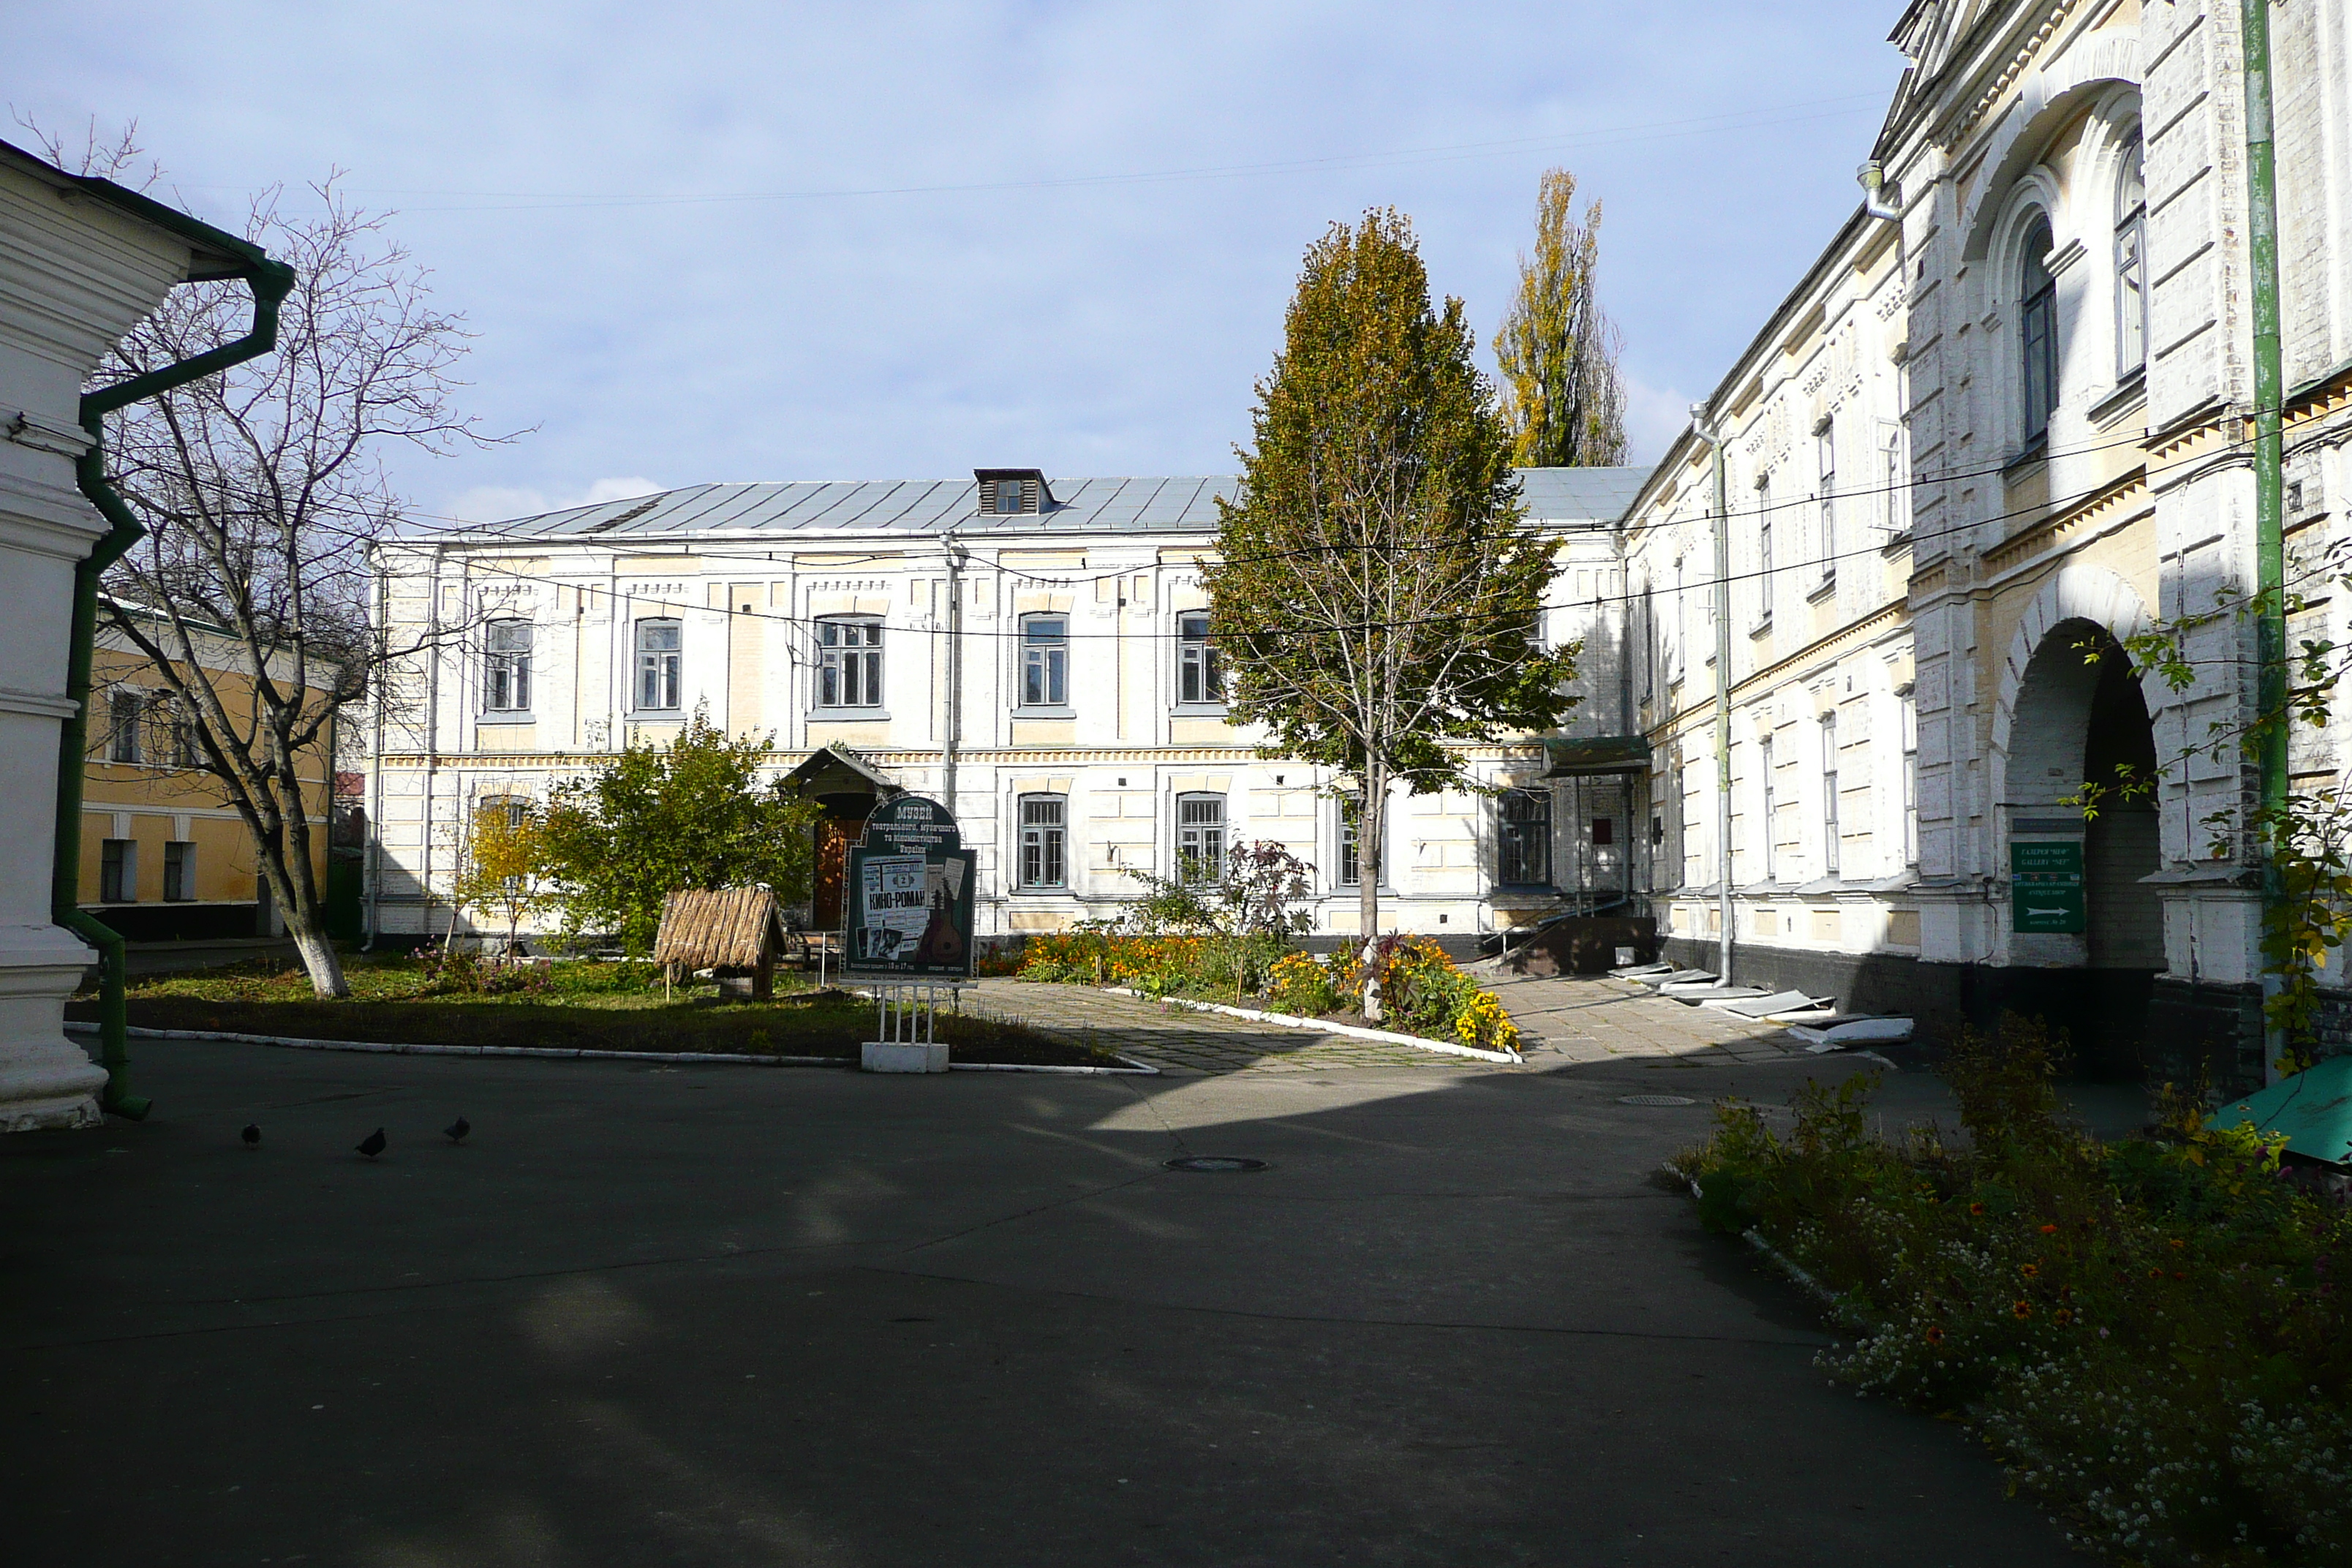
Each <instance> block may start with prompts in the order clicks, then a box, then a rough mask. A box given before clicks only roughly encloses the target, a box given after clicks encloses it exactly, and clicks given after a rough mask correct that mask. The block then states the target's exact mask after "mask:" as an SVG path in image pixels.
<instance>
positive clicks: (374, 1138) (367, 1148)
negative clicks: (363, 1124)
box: [360, 1127, 384, 1160]
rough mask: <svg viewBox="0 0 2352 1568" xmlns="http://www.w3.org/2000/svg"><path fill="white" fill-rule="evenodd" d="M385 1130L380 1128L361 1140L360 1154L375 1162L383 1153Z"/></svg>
mask: <svg viewBox="0 0 2352 1568" xmlns="http://www.w3.org/2000/svg"><path fill="white" fill-rule="evenodd" d="M383 1142H384V1140H383V1128H381V1127H379V1128H377V1129H376V1130H375V1131H373V1132H371V1133H369V1134H368V1135H367V1136H366V1137H364V1138H362V1139H361V1140H360V1152H361V1153H362V1154H365V1155H366V1156H367V1157H368V1158H369V1159H371V1160H373V1159H374V1158H375V1157H376V1156H377V1155H378V1154H381V1153H383Z"/></svg>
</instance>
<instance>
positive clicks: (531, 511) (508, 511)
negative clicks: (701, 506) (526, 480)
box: [448, 477, 662, 522]
mask: <svg viewBox="0 0 2352 1568" xmlns="http://www.w3.org/2000/svg"><path fill="white" fill-rule="evenodd" d="M658 489H662V486H661V485H660V484H659V483H658V482H656V480H653V479H644V478H641V477H631V478H628V479H597V480H594V481H593V482H592V483H591V484H590V485H589V486H588V488H587V489H584V490H581V491H578V492H576V493H572V492H566V491H561V490H559V491H555V492H553V493H550V492H548V491H546V490H538V489H529V488H528V487H525V486H520V485H476V486H474V487H473V488H472V489H466V490H460V491H459V492H458V493H457V496H456V497H455V498H454V499H453V500H450V502H449V503H448V506H449V518H448V520H449V521H456V522H505V521H509V519H512V518H518V517H536V516H538V515H539V514H540V513H541V512H549V511H562V510H566V509H567V508H570V507H575V506H594V505H595V504H596V503H597V502H599V501H608V500H627V499H628V498H629V497H631V496H648V495H652V494H653V493H654V492H655V491H656V490H658Z"/></svg>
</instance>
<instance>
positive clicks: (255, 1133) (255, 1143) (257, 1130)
mask: <svg viewBox="0 0 2352 1568" xmlns="http://www.w3.org/2000/svg"><path fill="white" fill-rule="evenodd" d="M237 1136H238V1137H240V1138H242V1139H244V1140H245V1146H246V1147H247V1148H248V1149H258V1148H260V1147H261V1127H260V1125H259V1123H257V1122H252V1121H248V1122H247V1123H246V1124H245V1131H242V1132H240V1133H238V1134H237Z"/></svg>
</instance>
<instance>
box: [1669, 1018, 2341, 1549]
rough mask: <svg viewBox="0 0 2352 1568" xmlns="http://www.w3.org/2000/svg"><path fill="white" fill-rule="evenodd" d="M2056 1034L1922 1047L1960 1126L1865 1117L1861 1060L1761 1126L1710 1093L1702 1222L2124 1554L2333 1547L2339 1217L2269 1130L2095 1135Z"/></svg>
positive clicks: (1865, 1365) (2193, 1119)
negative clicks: (1809, 1280)
mask: <svg viewBox="0 0 2352 1568" xmlns="http://www.w3.org/2000/svg"><path fill="white" fill-rule="evenodd" d="M2058 1055H2059V1051H2058V1049H2057V1047H2056V1045H2055V1044H2054V1043H2053V1041H2052V1039H2051V1038H2050V1037H2049V1036H2048V1035H2047V1034H2046V1033H2044V1032H2043V1031H2042V1029H2040V1028H2039V1027H2038V1026H2032V1025H2027V1024H2022V1023H2021V1022H2019V1021H2017V1020H2014V1019H2012V1020H2007V1021H2005V1024H2004V1027H2003V1030H2002V1033H2001V1035H2000V1037H1997V1038H1995V1039H1992V1040H1983V1039H1973V1038H1972V1039H1969V1040H1967V1041H1964V1042H1963V1044H1962V1045H1961V1047H1959V1048H1958V1050H1956V1051H1955V1053H1954V1055H1953V1058H1952V1059H1951V1061H1950V1062H1949V1063H1948V1066H1947V1068H1946V1075H1947V1077H1948V1079H1949V1081H1950V1083H1951V1086H1952V1089H1953V1092H1954V1095H1955V1097H1956V1098H1957V1099H1958V1101H1959V1104H1960V1108H1961V1118H1962V1123H1963V1126H1964V1127H1965V1128H1966V1129H1967V1131H1968V1134H1969V1141H1968V1143H1967V1145H1966V1146H1964V1147H1954V1146H1951V1145H1948V1144H1947V1143H1946V1142H1944V1141H1943V1139H1942V1138H1941V1136H1940V1135H1939V1134H1935V1133H1932V1132H1927V1133H1916V1134H1910V1135H1906V1138H1905V1139H1904V1140H1902V1141H1900V1142H1888V1141H1886V1140H1885V1139H1882V1138H1878V1137H1874V1136H1872V1135H1871V1134H1870V1133H1869V1131H1868V1130H1867V1127H1866V1123H1865V1106H1866V1104H1867V1100H1868V1096H1869V1093H1870V1090H1871V1089H1872V1087H1873V1086H1874V1084H1875V1082H1876V1079H1874V1078H1872V1077H1866V1076H1865V1077H1856V1078H1853V1079H1848V1080H1847V1081H1846V1082H1845V1083H1844V1084H1842V1085H1840V1086H1839V1087H1838V1088H1836V1089H1825V1088H1822V1087H1821V1086H1819V1085H1809V1086H1808V1087H1807V1089H1806V1090H1805V1091H1804V1092H1803V1093H1802V1094H1801V1095H1800V1096H1799V1099H1798V1103H1797V1120H1796V1123H1795V1126H1794V1127H1793V1128H1792V1129H1791V1131H1790V1132H1789V1134H1788V1135H1787V1136H1786V1137H1775V1136H1774V1135H1773V1134H1772V1132H1771V1131H1769V1129H1768V1128H1767V1127H1766V1126H1765V1125H1764V1122H1763V1120H1762V1118H1761V1117H1760V1116H1759V1115H1758V1114H1757V1113H1756V1111H1755V1110H1753V1109H1752V1108H1750V1107H1746V1106H1740V1105H1736V1104H1731V1105H1726V1106H1723V1107H1720V1108H1718V1111H1717V1131H1716V1133H1715V1135H1714V1137H1713V1138H1712V1139H1711V1140H1710V1141H1709V1142H1707V1144H1706V1145H1705V1146H1704V1147H1703V1148H1702V1149H1700V1150H1699V1151H1697V1152H1695V1153H1694V1154H1693V1155H1692V1156H1690V1158H1689V1162H1688V1168H1689V1170H1690V1172H1691V1173H1692V1174H1693V1176H1694V1177H1695V1179H1696V1182H1697V1184H1698V1186H1699V1190H1700V1194H1701V1200H1700V1216H1701V1218H1702V1219H1703V1220H1704V1221H1705V1222H1706V1224H1707V1225H1708V1226H1709V1227H1710V1228H1714V1229H1718V1230H1744V1229H1747V1228H1748V1227H1750V1226H1753V1227H1755V1228H1756V1229H1758V1230H1759V1231H1760V1232H1761V1233H1762V1234H1763V1235H1764V1236H1765V1237H1768V1238H1769V1239H1770V1240H1771V1241H1772V1242H1774V1243H1775V1244H1776V1245H1777V1246H1779V1247H1781V1248H1782V1249H1783V1250H1784V1251H1786V1252H1787V1253H1789V1254H1790V1256H1791V1257H1792V1258H1795V1259H1796V1261H1798V1262H1799V1263H1800V1264H1801V1265H1802V1266H1803V1267H1804V1268H1807V1269H1809V1270H1811V1272H1812V1273H1813V1274H1815V1275H1816V1276H1817V1277H1818V1278H1820V1279H1822V1281H1823V1282H1824V1283H1825V1284H1827V1285H1829V1286H1830V1287H1831V1288H1832V1289H1836V1290H1839V1291H1841V1292H1843V1296H1842V1299H1841V1303H1840V1307H1839V1309H1838V1310H1839V1314H1840V1316H1841V1318H1842V1319H1843V1322H1844V1326H1845V1327H1846V1328H1847V1329H1848V1330H1849V1331H1851V1332H1852V1336H1853V1337H1852V1338H1851V1340H1850V1342H1847V1343H1845V1344H1844V1345H1843V1346H1841V1347H1839V1348H1837V1349H1835V1350H1833V1351H1832V1352H1828V1353H1827V1354H1825V1356H1824V1358H1823V1363H1824V1364H1825V1365H1826V1366H1827V1367H1828V1368H1829V1369H1830V1370H1831V1371H1832V1372H1833V1373H1835V1374H1836V1375H1837V1376H1839V1377H1841V1378H1843V1379H1844V1380H1845V1381H1847V1382H1849V1383H1851V1384H1854V1385H1855V1386H1857V1387H1858V1388H1861V1389H1863V1390H1865V1391H1871V1392H1877V1393H1883V1394H1888V1395H1891V1396H1893V1397H1895V1398H1898V1399H1901V1400H1904V1401H1906V1402H1907V1403H1910V1404H1913V1405H1918V1406H1920V1407H1922V1408H1925V1409H1928V1410H1932V1411H1936V1412H1939V1413H1940V1412H1948V1411H1958V1412H1960V1413H1962V1414H1963V1415H1965V1416H1966V1418H1967V1419H1969V1421H1970V1422H1971V1423H1972V1424H1973V1425H1974V1426H1975V1427H1976V1429H1977V1431H1978V1432H1979V1434H1980V1435H1981V1436H1983V1437H1984V1438H1985V1439H1986V1441H1987V1442H1988V1443H1989V1444H1990V1446H1991V1447H1993V1449H1994V1450H1995V1451H1996V1452H1997V1453H1999V1454H2000V1456H2001V1457H2002V1458H2004V1459H2005V1460H2006V1461H2007V1462H2008V1464H2009V1465H2010V1466H2011V1473H2012V1474H2013V1475H2014V1477H2015V1478H2016V1479H2017V1481H2018V1482H2019V1484H2020V1485H2021V1486H2023V1487H2025V1488H2027V1489H2031V1490H2032V1491H2034V1492H2037V1493H2039V1494H2040V1495H2041V1496H2042V1497H2043V1498H2045V1499H2047V1500H2049V1501H2050V1502H2051V1503H2052V1504H2053V1505H2054V1506H2056V1507H2057V1508H2058V1509H2060V1510H2063V1512H2064V1513H2065V1514H2066V1516H2067V1517H2068V1520H2069V1522H2070V1524H2071V1526H2072V1529H2073V1531H2074V1534H2075V1536H2076V1537H2077V1539H2079V1540H2081V1541H2083V1542H2084V1543H2086V1544H2089V1545H2092V1546H2095V1547H2096V1548H2098V1549H2101V1550H2104V1551H2105V1552H2109V1553H2111V1554H2114V1555H2116V1556H2117V1557H2118V1558H2120V1559H2121V1560H2124V1561H2126V1562H2131V1563H2149V1564H2159V1563H2160V1564H2171V1563H2195V1562H2202V1563H2253V1562H2257V1561H2263V1562H2270V1563H2314V1564H2316V1563H2340V1562H2345V1561H2347V1560H2352V1511H2347V1501H2346V1499H2347V1489H2352V1411H2347V1394H2352V1321H2347V1313H2346V1310H2345V1306H2344V1301H2343V1298H2342V1297H2341V1295H2340V1294H2338V1291H2337V1289H2336V1281H2335V1279H2334V1278H2333V1275H2334V1274H2335V1273H2336V1272H2337V1271H2338V1264H2339V1260H2340V1259H2342V1258H2344V1257H2345V1256H2346V1255H2347V1250H2352V1219H2347V1215H2346V1213H2345V1211H2344V1210H2343V1209H2342V1208H2341V1207H2340V1206H2338V1205H2335V1204H2333V1203H2332V1202H2330V1201H2327V1200H2326V1199H2325V1198H2323V1197H2318V1196H2315V1195H2313V1194H2310V1193H2308V1192H2306V1191H2305V1190H2304V1189H2303V1188H2302V1187H2300V1186H2299V1185H2297V1184H2295V1183H2294V1182H2291V1181H2289V1180H2287V1179H2285V1177H2284V1173H2282V1170H2281V1163H2280V1152H2279V1143H2278V1141H2277V1140H2275V1139H2265V1138H2263V1137H2262V1136H2260V1135H2258V1134H2256V1133H2254V1132H2253V1131H2252V1129H2243V1128H2242V1129H2237V1130H2233V1131H2223V1130H2208V1129H2206V1128H2205V1127H2203V1126H2202V1124H2201V1119H2200V1118H2199V1117H2197V1116H2195V1115H2194V1114H2184V1113H2181V1112H2180V1111H2179V1110H2178V1109H2176V1111H2175V1114H2174V1115H2173V1117H2172V1118H2171V1119H2170V1120H2171V1121H2172V1127H2171V1129H2170V1131H2171V1134H2172V1135H2171V1136H2170V1137H2169V1138H2168V1139H2166V1140H2160V1141H2159V1140H2147V1139H2134V1140H2130V1141H2126V1142H2119V1143H2112V1144H2110V1143H2103V1142H2099V1141H2097V1140H2095V1139H2092V1138H2090V1137H2088V1136H2086V1135H2084V1133H2083V1132H2082V1131H2080V1130H2079V1129H2076V1128H2074V1127H2072V1126H2070V1125H2068V1124H2067V1123H2066V1122H2065V1121H2063V1120H2062V1118H2061V1117H2060V1115H2059V1106H2058V1100H2057V1097H2056V1094H2055V1091H2054V1089H2053V1082H2052V1074H2053V1063H2054V1061H2055V1060H2056V1059H2057V1057H2058Z"/></svg>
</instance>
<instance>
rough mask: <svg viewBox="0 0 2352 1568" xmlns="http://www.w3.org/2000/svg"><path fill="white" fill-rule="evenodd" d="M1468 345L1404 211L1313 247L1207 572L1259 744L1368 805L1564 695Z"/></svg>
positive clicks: (1447, 774) (1232, 693) (1375, 908)
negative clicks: (1437, 297)
mask: <svg viewBox="0 0 2352 1568" xmlns="http://www.w3.org/2000/svg"><path fill="white" fill-rule="evenodd" d="M1476 352H1477V339H1476V336H1475V333H1473V332H1472V331H1471V330H1470V328H1469V326H1468V325H1467V324H1466V322H1465V319H1464V315H1463V310H1462V301H1461V300H1455V299H1452V298H1449V299H1447V300H1446V301H1445V306H1444V310H1443V311H1442V312H1441V311H1438V310H1433V309H1432V308H1431V305H1430V299H1429V276H1428V273H1427V271H1426V270H1425V269H1424V268H1423V265H1422V259H1421V252H1420V247H1419V246H1418V244H1417V243H1416V241H1415V239H1414V237H1413V233H1412V224H1411V221H1410V220H1409V219H1407V218H1406V217H1404V216H1402V214H1399V213H1397V212H1395V211H1393V210H1387V211H1373V212H1368V213H1366V214H1365V215H1364V219H1363V222H1362V223H1361V224H1360V225H1358V226H1354V227H1349V226H1348V225H1346V224H1334V225H1333V226H1331V229H1330V231H1329V232H1328V233H1327V234H1326V235H1324V237H1322V238H1321V239H1319V240H1318V241H1317V242H1316V243H1315V245H1314V246H1313V247H1310V248H1309V249H1308V251H1307V258H1306V264H1305V267H1304V268H1303V270H1302V271H1301V273H1300V275H1299V279H1298V289H1297V294H1296V295H1295V296H1294V297H1293V298H1292V300H1291V302H1290V310H1289V313H1288V315H1287V317H1286V320H1285V322H1284V345H1283V350H1282V352H1281V353H1279V354H1277V355H1276V358H1275V362H1274V369H1273V372H1272V373H1271V374H1269V375H1267V376H1266V377H1265V379H1264V380H1262V381H1260V382H1259V383H1258V384H1257V405H1256V407H1255V409H1254V410H1253V411H1252V413H1251V416H1250V417H1251V427H1252V431H1253V434H1254V437H1255V441H1254V444H1253V445H1252V446H1250V447H1244V448H1240V449H1238V451H1237V456H1238V457H1239V458H1240V459H1241V467H1242V472H1241V484H1240V488H1239V491H1238V494H1237V495H1236V496H1235V498H1234V500H1231V501H1221V502H1220V503H1219V510H1220V513H1221V526H1220V530H1219V537H1218V559H1217V560H1216V561H1215V562H1214V563H1212V564H1210V565H1208V566H1207V567H1206V568H1205V569H1204V572H1203V579H1204V583H1205V585H1206V587H1207V589H1208V593H1209V598H1210V626H1211V631H1212V634H1213V636H1214V637H1215V638H1216V640H1217V642H1218V644H1219V646H1220V647H1222V649H1223V651H1224V653H1225V654H1226V655H1227V657H1228V660H1229V665H1228V668H1229V669H1230V671H1231V676H1230V679H1229V682H1228V690H1227V706H1228V710H1229V711H1230V712H1231V714H1232V716H1233V717H1234V720H1235V721H1239V722H1244V723H1255V724H1262V725H1264V726H1265V727H1266V729H1267V730H1268V731H1271V733H1272V737H1273V739H1272V742H1271V743H1270V744H1269V745H1268V746H1267V747H1266V748H1265V754H1267V755H1270V756H1285V757H1297V758H1300V759H1303V760H1305V761H1308V762H1315V763H1325V764H1328V765H1330V766H1333V767H1336V768H1338V769H1339V770H1340V771H1341V772H1342V773H1344V774H1346V775H1347V776H1348V777H1349V779H1350V780H1352V781H1353V783H1354V784H1355V785H1356V787H1357V788H1358V789H1359V790H1360V795H1361V799H1362V800H1364V801H1366V802H1370V803H1378V802H1381V801H1382V800H1384V799H1385V798H1386V797H1387V794H1388V791H1389V789H1390V787H1391V784H1396V783H1402V784H1403V785H1404V786H1405V787H1406V789H1407V790H1408V791H1409V792H1410V793H1412V794H1416V795H1420V794H1428V793H1431V792H1433V791H1436V790H1441V789H1444V788H1447V787H1457V788H1458V787H1472V788H1475V784H1473V783H1472V781H1471V779H1470V777H1469V774H1468V773H1467V772H1466V770H1465V767H1464V764H1463V759H1462V755H1461V752H1460V750H1459V748H1458V746H1457V745H1450V744H1448V742H1479V741H1492V740H1495V739H1496V738H1498V737H1500V736H1501V735H1503V734H1504V733H1506V732H1507V731H1528V730H1543V729H1549V728H1551V727H1552V726H1553V725H1555V724H1557V723H1558V722H1559V719H1560V717H1561V715H1562V714H1564V713H1565V712H1566V711H1567V710H1568V709H1569V707H1570V705H1571V704H1572V703H1573V702H1574V701H1575V699H1574V698H1572V697H1570V696H1569V695H1567V694H1566V693H1565V691H1564V689H1563V687H1564V685H1565V683H1566V682H1567V681H1568V680H1570V679H1571V678H1572V677H1573V676H1574V674H1575V668H1576V649H1575V648H1574V647H1561V648H1556V649H1550V650H1547V649H1545V648H1544V647H1541V646H1540V645H1539V643H1538V634H1539V631H1540V627H1541V613H1542V603H1543V595H1544V590H1545V587H1546V585H1547V584H1549V582H1550V580H1551V575H1552V564H1551V558H1552V544H1551V542H1550V541H1549V540H1548V539H1546V538H1544V537H1543V536H1542V535H1541V534H1540V533H1539V532H1538V531H1537V530H1535V529H1533V528H1530V527H1528V526H1527V524H1526V523H1525V521H1524V510H1523V509H1522V508H1521V506H1520V504H1519V500H1518V491H1517V481H1516V480H1515V479H1513V478H1512V475H1511V460H1510V447H1509V440H1508V438H1507V434H1506V432H1505V430H1504V427H1503V422H1502V418H1501V416H1499V415H1498V414H1497V412H1496V407H1495V398H1494V391H1493V388H1492V387H1491V386H1490V385H1489V384H1488V383H1487V381H1486V377H1484V376H1483V375H1481V374H1479V373H1478V369H1477V366H1476V365H1475V363H1473V359H1474V356H1475V353H1476ZM1357 838H1358V843H1357V849H1358V855H1359V858H1360V871H1361V876H1360V884H1361V888H1362V893H1361V900H1362V902H1361V918H1362V929H1363V932H1364V938H1365V941H1366V942H1367V944H1369V943H1370V942H1372V941H1374V940H1375V939H1376V938H1377V936H1378V934H1379V931H1380V882H1381V866H1382V864H1383V863H1384V862H1385V859H1386V855H1387V845H1386V841H1385V840H1386V833H1385V822H1384V815H1383V813H1381V811H1379V810H1376V809H1375V810H1365V811H1362V812H1360V813H1359V827H1358V835H1357ZM1371 967H1372V966H1370V965H1367V969H1368V970H1369V969H1370V968H1371ZM1365 1016H1368V1017H1378V1016H1380V996H1379V992H1378V989H1377V984H1376V983H1375V984H1368V987H1367V993H1366V996H1365Z"/></svg>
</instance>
